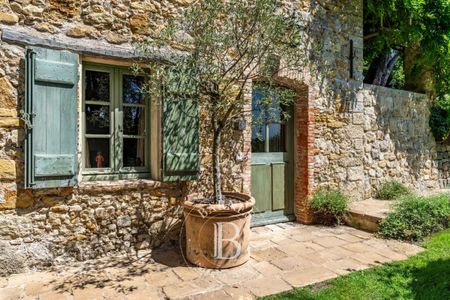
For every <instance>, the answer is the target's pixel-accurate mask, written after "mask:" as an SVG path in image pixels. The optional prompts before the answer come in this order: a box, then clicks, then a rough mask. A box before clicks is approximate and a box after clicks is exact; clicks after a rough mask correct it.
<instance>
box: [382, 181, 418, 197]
mask: <svg viewBox="0 0 450 300" xmlns="http://www.w3.org/2000/svg"><path fill="white" fill-rule="evenodd" d="M410 194H412V193H411V191H410V190H409V189H408V188H407V187H406V186H405V185H404V184H402V183H400V182H398V181H394V180H392V181H386V182H384V183H383V184H382V185H381V187H380V189H379V190H378V193H377V198H379V199H384V200H393V199H396V198H398V197H401V196H406V195H410Z"/></svg>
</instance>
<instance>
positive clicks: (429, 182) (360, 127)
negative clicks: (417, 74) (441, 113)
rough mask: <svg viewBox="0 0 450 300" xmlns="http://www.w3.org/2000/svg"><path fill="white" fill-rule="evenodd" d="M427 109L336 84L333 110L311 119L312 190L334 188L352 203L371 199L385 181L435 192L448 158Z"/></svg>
mask: <svg viewBox="0 0 450 300" xmlns="http://www.w3.org/2000/svg"><path fill="white" fill-rule="evenodd" d="M429 106H430V100H429V99H428V97H427V96H426V95H423V94H415V93H411V92H406V91H401V90H394V89H388V88H383V87H377V86H371V85H362V84H361V83H359V82H349V83H342V84H340V89H337V90H336V95H335V97H334V98H333V103H330V107H333V110H331V111H330V110H329V111H327V108H322V109H320V110H319V112H318V113H317V114H316V147H317V148H318V151H317V154H316V156H315V182H316V185H317V187H320V186H333V187H335V188H339V189H341V190H343V191H344V192H345V193H346V194H348V195H349V196H350V197H351V198H352V199H353V200H362V199H367V198H370V197H373V196H374V195H375V193H376V191H377V189H378V188H379V186H380V184H381V183H382V182H383V181H386V180H397V181H400V182H403V183H405V184H406V185H408V186H410V187H411V188H412V189H414V190H417V191H419V192H424V191H427V190H430V189H434V188H439V186H440V179H441V178H447V176H448V174H447V175H446V174H445V168H444V165H445V164H448V157H449V155H448V153H449V152H448V146H447V147H445V146H444V145H439V146H437V145H436V142H435V140H434V138H433V136H432V134H431V131H430V128H429V125H428V122H429V115H430V111H429ZM445 162H447V163H445ZM446 172H447V173H448V167H447V171H446Z"/></svg>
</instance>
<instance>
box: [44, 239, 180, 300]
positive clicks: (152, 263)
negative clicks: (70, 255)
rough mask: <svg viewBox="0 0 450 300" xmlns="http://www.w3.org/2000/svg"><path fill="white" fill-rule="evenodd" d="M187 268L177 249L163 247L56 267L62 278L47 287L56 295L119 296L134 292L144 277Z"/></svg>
mask: <svg viewBox="0 0 450 300" xmlns="http://www.w3.org/2000/svg"><path fill="white" fill-rule="evenodd" d="M177 266H188V263H187V262H185V260H184V258H183V255H182V253H181V249H180V247H179V246H177V245H173V246H172V245H170V246H167V245H166V246H163V247H161V248H158V249H154V250H152V251H148V252H147V253H145V254H143V255H140V256H125V255H121V256H111V257H104V258H99V259H95V260H90V261H85V262H80V263H76V264H75V266H73V265H72V266H56V267H54V270H53V271H55V272H57V273H59V274H61V273H64V275H62V276H60V277H59V278H56V279H54V280H52V281H51V282H50V283H49V285H52V286H54V290H55V291H57V292H60V293H64V292H68V293H72V292H73V290H75V289H85V288H87V287H95V288H109V289H112V290H114V291H116V292H119V293H128V292H130V291H133V290H135V289H137V288H138V287H137V285H136V284H135V283H137V282H141V283H142V282H143V281H144V280H145V275H146V274H150V273H153V274H154V273H158V272H164V271H166V270H168V269H169V268H173V267H177Z"/></svg>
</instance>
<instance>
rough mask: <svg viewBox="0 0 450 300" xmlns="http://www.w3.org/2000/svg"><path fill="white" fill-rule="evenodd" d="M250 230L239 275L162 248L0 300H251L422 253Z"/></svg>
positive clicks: (361, 235) (26, 278)
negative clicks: (199, 264)
mask: <svg viewBox="0 0 450 300" xmlns="http://www.w3.org/2000/svg"><path fill="white" fill-rule="evenodd" d="M252 231H253V235H252V243H251V247H252V257H251V260H250V262H249V263H247V264H245V265H243V266H241V267H238V268H234V269H229V270H221V271H218V270H204V269H200V268H195V267H190V266H187V265H186V263H185V262H184V260H183V257H182V256H181V255H180V254H179V253H180V251H179V249H177V248H169V249H161V250H156V251H153V252H152V253H146V254H145V255H142V256H141V257H140V258H139V259H136V258H133V259H130V258H127V257H116V258H103V259H98V260H93V261H88V262H82V263H78V264H74V265H71V266H70V267H67V266H65V267H54V268H53V270H52V271H46V272H34V273H29V274H17V275H13V276H10V277H9V278H0V299H83V300H85V299H152V300H153V299H155V300H156V299H184V298H187V299H215V300H219V299H253V298H255V297H259V296H265V295H269V294H275V293H279V292H282V291H287V290H290V289H292V288H293V287H301V286H306V285H310V284H313V283H317V282H320V281H324V280H328V279H331V278H333V277H337V276H339V275H342V274H345V273H348V272H351V271H354V270H361V269H365V268H369V267H371V266H374V265H378V264H383V263H387V262H390V261H393V260H402V259H405V258H407V257H408V256H411V255H414V254H416V253H418V252H420V251H421V250H422V249H421V248H420V247H418V246H415V245H411V244H407V243H401V242H397V241H389V240H381V239H378V238H375V237H374V236H373V235H372V234H369V233H366V232H364V231H360V230H357V229H353V228H350V227H346V226H340V227H335V228H329V227H320V226H305V225H300V224H295V223H285V224H279V225H268V226H265V227H258V228H253V230H252Z"/></svg>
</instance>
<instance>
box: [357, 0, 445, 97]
mask: <svg viewBox="0 0 450 300" xmlns="http://www.w3.org/2000/svg"><path fill="white" fill-rule="evenodd" d="M364 31H365V37H366V39H365V53H364V55H365V60H366V61H367V62H373V61H375V60H376V59H377V58H378V57H380V55H382V54H383V53H386V51H389V50H390V49H401V50H402V49H408V48H417V49H419V53H418V54H417V56H416V57H415V58H414V61H413V64H412V66H411V70H410V73H411V74H407V76H412V77H417V75H418V74H419V73H420V72H421V71H423V70H426V69H429V70H431V73H432V77H433V78H432V79H433V81H434V84H435V89H436V93H437V95H444V94H448V93H449V92H450V1H448V0H365V1H364Z"/></svg>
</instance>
